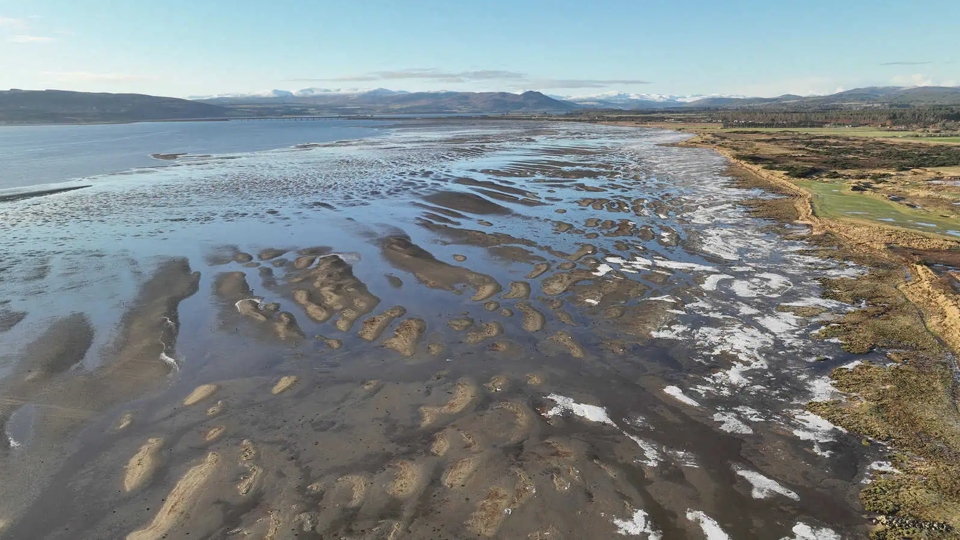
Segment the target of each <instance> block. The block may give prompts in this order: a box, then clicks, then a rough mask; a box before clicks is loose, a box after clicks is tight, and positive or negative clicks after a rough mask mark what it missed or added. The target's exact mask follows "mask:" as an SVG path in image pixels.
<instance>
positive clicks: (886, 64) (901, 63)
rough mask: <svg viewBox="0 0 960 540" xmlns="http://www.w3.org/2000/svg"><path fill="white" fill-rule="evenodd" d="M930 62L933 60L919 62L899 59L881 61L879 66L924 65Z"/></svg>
mask: <svg viewBox="0 0 960 540" xmlns="http://www.w3.org/2000/svg"><path fill="white" fill-rule="evenodd" d="M932 63H933V62H927V61H922V62H921V61H913V60H910V61H907V60H901V61H899V62H883V63H882V64H880V65H881V66H925V65H928V64H932Z"/></svg>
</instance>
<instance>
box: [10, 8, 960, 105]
mask: <svg viewBox="0 0 960 540" xmlns="http://www.w3.org/2000/svg"><path fill="white" fill-rule="evenodd" d="M925 85H943V86H957V85H960V1H958V0H910V1H905V0H896V1H893V0H805V1H803V2H778V1H771V0H725V1H722V2H721V1H717V0H686V1H683V2H677V1H666V0H593V1H591V2H585V1H583V0H577V1H572V0H571V1H568V0H481V1H466V0H464V1H460V0H402V1H401V0H394V1H387V0H361V1H354V0H349V1H348V0H343V1H341V0H322V1H310V2H307V1H300V0H298V1H294V0H271V1H270V2H266V1H263V0H257V1H254V0H231V1H229V2H224V1H212V0H190V1H187V0H165V1H164V2H146V1H139V0H136V1H118V0H0V89H6V88H22V89H46V88H56V89H64V90H81V91H101V92H138V93H147V94H155V95H167V96H175V97H188V96H201V95H215V94H224V93H243V92H256V91H263V90H269V89H285V90H295V89H301V88H308V87H316V88H331V89H353V88H356V89H366V88H378V87H383V88H390V89H398V90H409V91H420V90H462V91H510V92H518V91H523V90H539V91H543V92H545V93H548V94H551V95H564V96H583V95H592V94H599V93H606V92H613V91H621V92H629V93H648V94H672V95H691V94H725V95H749V96H775V95H780V94H784V93H794V94H801V95H807V94H826V93H833V92H836V91H838V90H841V89H850V88H856V87H862V86H925Z"/></svg>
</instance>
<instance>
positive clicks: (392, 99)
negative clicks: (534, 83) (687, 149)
mask: <svg viewBox="0 0 960 540" xmlns="http://www.w3.org/2000/svg"><path fill="white" fill-rule="evenodd" d="M194 99H196V100H198V101H201V102H203V103H209V104H214V105H224V106H233V107H236V106H249V105H272V106H276V105H286V106H301V107H311V108H320V109H324V110H326V111H328V112H342V113H351V112H354V113H362V114H389V113H443V112H447V113H457V112H459V113H475V114H500V113H511V112H545V113H562V112H569V111H572V110H578V109H621V110H644V109H691V108H694V109H708V108H710V109H715V108H743V107H749V108H757V107H759V108H763V107H775V108H785V107H789V108H799V109H809V108H818V107H852V108H855V107H863V106H876V105H891V106H918V105H960V87H936V86H923V87H914V88H904V87H895V86H889V87H868V88H857V89H854V90H847V91H845V92H839V93H836V94H831V95H826V96H797V95H792V94H785V95H782V96H778V97H770V98H760V97H748V96H729V95H718V94H714V95H701V94H694V95H687V96H677V95H664V94H627V93H623V92H607V93H601V94H596V95H592V96H577V97H571V96H559V95H552V96H548V95H544V94H542V93H540V92H524V93H523V94H509V93H505V92H404V91H398V90H387V89H385V88H377V89H375V90H343V89H325V88H306V89H303V90H297V91H286V90H271V91H268V92H259V93H253V94H228V95H220V96H205V97H198V98H194Z"/></svg>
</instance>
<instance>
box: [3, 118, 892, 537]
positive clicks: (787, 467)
mask: <svg viewBox="0 0 960 540" xmlns="http://www.w3.org/2000/svg"><path fill="white" fill-rule="evenodd" d="M683 137H684V136H683V135H680V134H677V133H672V132H667V131H659V130H639V129H631V128H618V127H608V126H593V125H580V124H548V123H532V122H506V121H504V122H494V121H483V122H470V121H465V120H461V121H457V122H453V121H422V122H413V121H411V122H405V123H401V124H398V125H395V126H392V127H391V128H390V130H389V132H388V133H380V136H378V137H376V138H368V139H357V140H352V141H340V142H332V143H320V144H312V145H300V146H297V147H293V148H289V149H284V150H275V151H265V152H255V153H242V154H233V155H229V156H227V155H213V156H190V155H187V156H175V157H174V158H173V162H172V163H170V164H168V165H166V166H164V167H159V168H151V169H136V170H131V171H128V172H125V173H121V174H113V175H107V176H104V177H99V178H98V179H97V180H96V181H95V182H92V185H91V187H88V188H84V189H79V190H75V191H70V192H64V193H57V194H53V195H48V196H41V197H35V198H30V199H24V200H16V201H9V202H2V203H0V235H2V237H3V240H2V247H0V249H2V255H3V256H2V260H0V342H2V343H3V345H4V346H3V347H2V349H0V424H2V425H3V430H4V436H3V437H2V441H0V500H2V501H3V503H2V505H0V537H2V538H18V539H19V538H57V539H75V538H128V539H131V540H133V539H137V540H142V539H160V538H234V537H235V538H275V539H280V538H293V537H296V538H356V539H361V538H362V539H374V538H377V539H388V538H389V539H401V538H486V537H490V538H508V539H513V538H531V539H558V538H567V539H579V538H619V537H621V535H622V536H623V537H625V538H631V537H635V538H641V539H658V538H663V539H674V538H690V539H702V538H707V539H709V540H716V539H724V538H734V539H747V538H758V539H777V540H779V539H796V540H807V539H834V538H835V539H840V538H859V537H862V536H864V535H865V531H866V524H867V523H866V520H865V518H864V517H863V515H862V509H861V507H860V504H859V502H858V499H857V496H858V492H859V490H860V489H861V488H862V485H863V483H864V482H869V481H870V478H871V474H873V472H874V471H876V470H882V469H883V468H884V467H885V465H884V464H883V463H882V462H878V461H876V460H877V455H876V452H877V450H876V449H872V448H867V447H865V446H864V445H862V444H861V441H860V440H859V439H858V438H856V437H853V436H852V435H850V434H848V433H846V432H844V431H843V430H841V429H839V428H836V427H835V426H833V425H831V424H830V423H829V422H827V421H825V420H823V419H821V418H819V417H817V416H815V415H813V414H812V413H810V412H807V411H806V410H805V405H806V404H807V403H808V402H810V401H812V400H824V399H831V398H833V397H835V395H836V391H835V390H834V389H833V388H832V387H831V386H830V384H829V379H828V377H827V374H828V373H829V372H830V370H832V369H834V368H836V367H838V366H844V365H849V364H851V363H852V362H853V358H852V357H851V356H850V355H848V354H846V353H844V352H843V351H842V350H841V349H840V346H839V345H838V344H837V343H834V342H831V341H824V340H819V339H815V338H814V337H813V336H811V334H813V333H815V332H816V331H817V330H819V329H821V328H822V327H824V326H825V325H827V324H829V322H830V320H831V319H832V318H834V317H836V316H837V315H838V314H842V313H844V312H846V311H848V310H850V309H851V308H852V306H849V305H845V304H842V303H840V302H835V301H831V300H825V299H822V298H821V297H820V286H819V281H818V280H820V279H822V278H825V277H837V276H857V275H859V274H860V272H861V271H862V270H861V269H860V268H857V267H855V266H852V265H848V264H844V263H840V262H836V261H831V260H827V259H823V258H818V257H815V256H813V254H812V249H811V246H810V245H808V244H806V243H804V241H803V239H802V235H803V233H804V230H803V229H802V228H800V227H797V228H796V230H795V231H790V232H791V233H792V234H791V235H790V236H791V238H792V239H787V238H786V237H785V236H784V235H783V234H782V232H777V231H776V230H775V229H774V227H773V226H772V224H771V223H770V222H765V221H763V220H759V219H756V218H754V217H751V216H750V215H749V214H748V213H747V211H746V210H745V209H744V208H743V207H741V206H739V205H738V202H739V201H742V200H744V199H746V198H749V197H757V196H762V194H761V193H760V192H757V191H749V190H744V189H738V188H735V187H732V182H731V179H730V178H728V177H726V176H725V170H726V166H727V163H726V162H725V160H724V159H723V158H722V157H721V156H719V155H717V154H715V153H714V152H712V151H709V150H704V149H690V148H677V147H672V146H669V143H672V142H678V141H680V140H683ZM876 354H877V355H878V358H879V357H881V353H876ZM881 363H882V362H881Z"/></svg>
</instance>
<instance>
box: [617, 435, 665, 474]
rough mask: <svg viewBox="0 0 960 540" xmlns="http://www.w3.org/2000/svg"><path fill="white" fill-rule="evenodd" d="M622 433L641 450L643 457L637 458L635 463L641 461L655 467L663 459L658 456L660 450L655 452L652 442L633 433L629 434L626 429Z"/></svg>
mask: <svg viewBox="0 0 960 540" xmlns="http://www.w3.org/2000/svg"><path fill="white" fill-rule="evenodd" d="M623 434H624V435H626V436H627V438H629V439H630V440H631V441H633V442H635V443H637V446H639V447H640V450H642V451H643V458H642V459H637V463H642V464H644V465H646V466H647V467H656V466H658V465H660V463H661V462H662V461H663V460H662V459H661V458H660V452H657V448H656V447H655V446H654V445H653V443H651V442H649V441H645V440H643V439H641V438H640V437H637V436H635V435H631V434H629V433H627V432H626V431H624V432H623Z"/></svg>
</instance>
